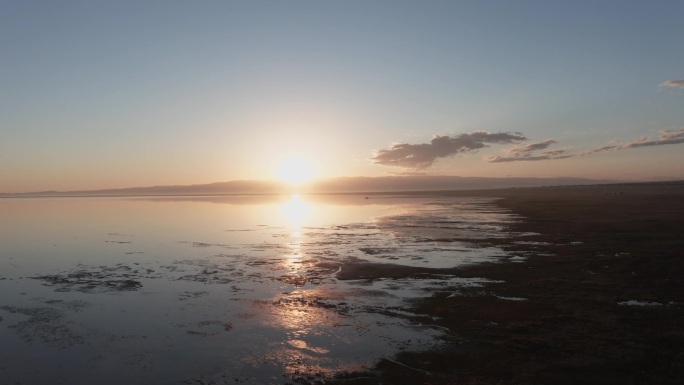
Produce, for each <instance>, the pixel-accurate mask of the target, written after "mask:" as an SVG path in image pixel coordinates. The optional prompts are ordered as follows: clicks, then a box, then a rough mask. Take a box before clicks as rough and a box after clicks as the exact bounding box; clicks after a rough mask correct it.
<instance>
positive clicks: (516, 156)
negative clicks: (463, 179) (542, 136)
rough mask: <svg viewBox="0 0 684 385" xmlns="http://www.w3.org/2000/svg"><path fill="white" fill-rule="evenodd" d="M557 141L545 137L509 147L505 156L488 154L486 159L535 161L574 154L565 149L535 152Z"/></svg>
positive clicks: (490, 160)
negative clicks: (538, 140) (544, 138)
mask: <svg viewBox="0 0 684 385" xmlns="http://www.w3.org/2000/svg"><path fill="white" fill-rule="evenodd" d="M556 143H558V142H557V141H556V140H554V139H547V140H544V141H541V142H537V143H530V144H526V145H519V146H515V147H512V148H509V149H508V150H507V151H506V152H507V154H508V155H507V156H490V157H489V158H487V161H488V162H490V163H504V162H517V161H535V160H551V159H565V158H571V157H573V156H574V155H573V154H568V153H567V151H566V150H550V151H544V152H542V153H537V152H538V151H540V150H545V149H547V148H548V147H549V146H551V145H552V144H556Z"/></svg>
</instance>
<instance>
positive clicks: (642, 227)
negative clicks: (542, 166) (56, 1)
mask: <svg viewBox="0 0 684 385" xmlns="http://www.w3.org/2000/svg"><path fill="white" fill-rule="evenodd" d="M683 191H684V188H683V186H682V184H653V185H621V186H617V185H616V186H581V187H557V188H536V189H507V190H490V191H480V192H477V191H470V192H438V193H435V192H433V193H411V194H408V193H407V194H394V195H387V194H372V195H368V196H367V198H366V196H363V195H344V196H301V197H300V196H267V197H264V196H261V197H259V196H229V197H225V196H223V197H147V198H146V197H136V198H133V197H130V198H78V199H66V198H62V199H5V200H1V201H0V205H1V206H0V207H1V208H2V209H1V211H2V213H3V215H2V218H1V219H0V224H1V227H0V229H1V231H0V238H2V254H1V255H0V260H1V261H2V266H3V268H2V271H0V289H1V290H0V339H1V340H2V341H3V344H2V345H1V346H0V362H2V364H1V365H0V379H1V380H0V383H2V384H42V383H64V384H80V383H101V384H117V383H132V384H184V383H185V384H233V383H247V384H250V383H251V384H288V383H299V384H323V383H340V384H379V383H383V384H388V383H389V384H392V383H394V384H403V383H427V384H457V383H459V384H460V383H467V384H497V383H518V384H536V383H578V382H580V383H606V384H608V383H624V382H628V383H673V384H674V383H678V380H680V379H681V378H682V370H683V369H682V366H683V365H682V364H683V360H684V335H683V334H682V332H681V330H684V325H682V322H683V321H682V320H683V319H684V317H683V316H684V314H683V306H682V303H683V299H682V298H681V296H682V293H684V286H683V284H682V279H683V278H682V277H684V269H683V268H682V266H683V264H682V254H681V253H682V246H684V244H683V243H682V242H684V241H682V237H681V229H682V228H684V223H683V221H684V219H683V218H684V203H683V202H682V198H683V197H684V194H683Z"/></svg>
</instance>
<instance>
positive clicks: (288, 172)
mask: <svg viewBox="0 0 684 385" xmlns="http://www.w3.org/2000/svg"><path fill="white" fill-rule="evenodd" d="M315 173H316V172H315V169H314V165H313V162H312V161H311V160H309V159H307V158H304V157H291V158H287V159H285V160H283V161H282V162H280V164H279V165H278V169H277V171H276V176H277V177H278V179H281V180H284V181H285V182H287V183H290V184H302V183H306V182H308V181H310V180H311V179H312V178H313V177H314V174H315Z"/></svg>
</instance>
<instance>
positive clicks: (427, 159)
mask: <svg viewBox="0 0 684 385" xmlns="http://www.w3.org/2000/svg"><path fill="white" fill-rule="evenodd" d="M526 140H528V139H527V138H526V137H525V136H524V135H523V134H521V133H519V132H515V133H505V132H500V133H496V134H492V133H489V132H485V131H476V132H473V133H471V134H461V135H459V136H455V137H448V136H435V137H433V138H432V140H431V141H430V143H423V144H406V143H398V144H394V145H392V146H391V147H390V148H389V149H385V150H379V151H378V152H376V154H375V156H374V157H373V158H372V160H373V163H375V164H382V165H386V166H397V167H404V168H406V169H410V170H412V171H415V170H421V169H425V168H428V167H430V166H432V164H433V163H434V162H435V161H436V160H437V159H439V158H444V157H448V156H453V155H455V154H459V153H463V152H469V151H476V150H478V149H480V148H484V147H487V144H488V143H493V144H507V143H514V144H515V145H514V146H513V147H511V148H508V149H506V150H504V151H503V152H502V153H501V154H500V155H494V156H489V157H487V158H485V159H486V160H487V162H489V163H505V162H521V161H527V162H530V161H540V160H557V159H568V158H575V157H581V156H587V155H592V154H596V153H599V152H605V151H623V150H628V149H632V148H640V147H651V146H664V145H670V144H680V143H684V127H680V128H678V129H676V130H662V131H660V134H659V136H658V138H651V137H649V136H642V137H639V138H637V139H634V140H632V141H631V142H627V143H624V142H620V141H613V142H611V143H609V144H607V145H604V146H600V147H595V148H588V149H585V150H582V151H569V150H568V149H558V150H547V149H548V148H549V147H550V146H552V145H554V144H557V143H558V141H556V140H555V139H546V140H543V141H541V142H535V143H528V144H524V143H519V142H523V141H526Z"/></svg>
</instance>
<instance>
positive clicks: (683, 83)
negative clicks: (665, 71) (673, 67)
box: [660, 79, 684, 88]
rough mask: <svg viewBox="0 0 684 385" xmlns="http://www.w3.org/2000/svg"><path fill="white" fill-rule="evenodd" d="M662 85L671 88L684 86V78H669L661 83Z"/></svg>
mask: <svg viewBox="0 0 684 385" xmlns="http://www.w3.org/2000/svg"><path fill="white" fill-rule="evenodd" d="M660 85H661V86H662V87H670V88H684V79H682V80H668V81H666V82H663V83H661V84H660Z"/></svg>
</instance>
